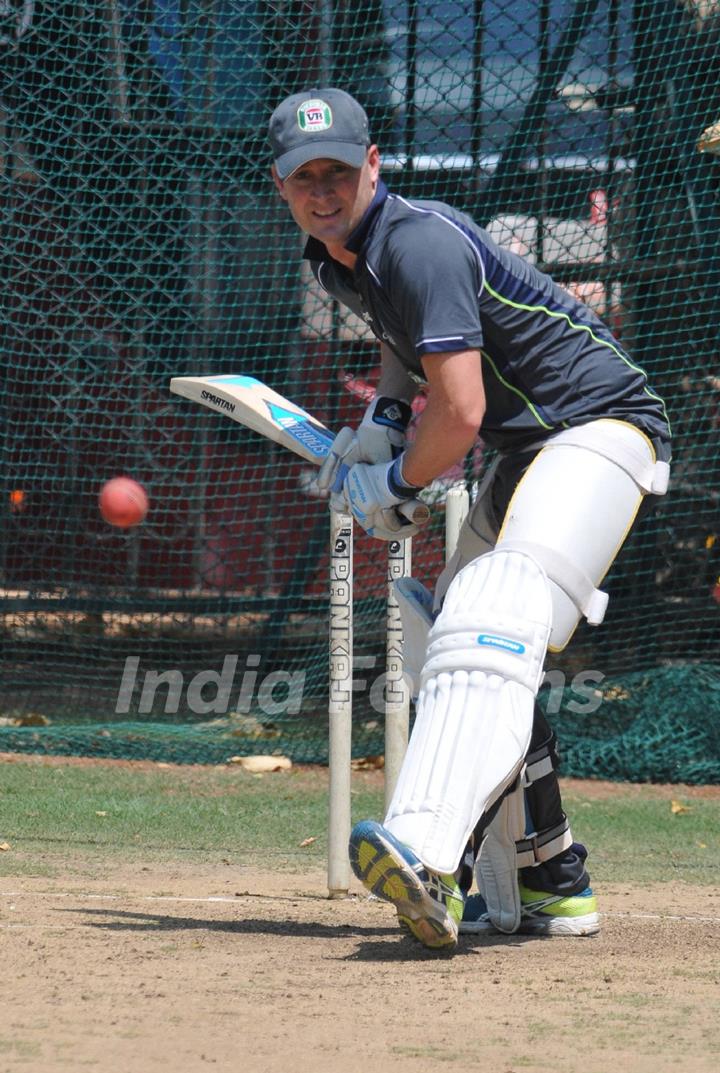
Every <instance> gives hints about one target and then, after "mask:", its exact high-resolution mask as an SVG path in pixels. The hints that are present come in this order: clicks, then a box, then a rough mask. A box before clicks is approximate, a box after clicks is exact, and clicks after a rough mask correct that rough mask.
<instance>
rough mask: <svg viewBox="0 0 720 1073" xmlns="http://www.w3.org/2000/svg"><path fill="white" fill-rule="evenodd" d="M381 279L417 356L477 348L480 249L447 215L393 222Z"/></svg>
mask: <svg viewBox="0 0 720 1073" xmlns="http://www.w3.org/2000/svg"><path fill="white" fill-rule="evenodd" d="M388 253H389V257H388V262H387V277H386V279H385V280H383V281H382V282H383V284H384V285H385V287H386V288H387V290H388V291H389V296H390V300H391V302H392V304H393V306H394V308H395V309H396V310H397V311H398V314H399V316H400V319H401V321H402V323H403V326H404V328H405V331H406V333H407V336H408V338H409V339H410V340H411V341H412V343H413V346H414V347H415V354H416V355H417V357H418V358H422V357H424V356H425V355H426V354H440V353H443V352H446V351H453V350H471V349H479V348H480V346H481V345H482V342H483V331H482V324H481V321H480V311H479V296H480V292H481V289H482V286H483V279H484V275H483V261H482V253H481V250H480V249H479V247H478V245H477V244H476V243H475V242H474V241H473V239H472V237H471V236H470V235H468V234H466V233H465V232H464V231H463V230H462V229H461V227H460V226H459V225H458V224H457V223H456V222H455V221H452V220H450V219H449V218H445V217H441V216H435V215H432V214H427V215H424V216H419V217H418V219H417V220H407V221H404V222H403V224H402V225H401V226H399V227H397V228H396V229H395V231H394V233H393V235H392V236H391V239H390V243H389V250H388Z"/></svg>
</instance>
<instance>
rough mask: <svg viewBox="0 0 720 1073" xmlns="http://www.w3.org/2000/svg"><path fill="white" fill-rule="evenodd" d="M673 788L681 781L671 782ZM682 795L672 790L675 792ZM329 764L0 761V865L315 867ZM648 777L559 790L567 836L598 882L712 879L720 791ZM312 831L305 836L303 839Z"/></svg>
mask: <svg viewBox="0 0 720 1073" xmlns="http://www.w3.org/2000/svg"><path fill="white" fill-rule="evenodd" d="M354 787H355V788H354V790H353V818H354V819H355V820H357V819H361V818H363V817H365V816H372V817H378V818H379V817H381V815H382V788H381V782H380V779H379V778H365V777H357V778H356V780H355V783H354ZM678 795H679V796H680V791H678ZM681 800H682V798H681ZM326 801H327V771H326V770H325V769H308V768H302V769H293V770H292V771H290V772H282V773H277V774H272V775H264V776H256V775H250V774H248V773H246V772H243V771H241V770H239V769H237V768H233V767H216V768H213V767H208V768H199V767H198V768H194V767H187V768H183V767H164V766H155V767H153V768H149V769H148V768H146V767H144V766H143V767H142V768H132V767H120V766H114V765H111V764H109V765H105V764H98V765H92V766H78V765H74V764H71V763H68V764H65V763H63V762H53V763H44V762H38V761H37V759H29V760H25V759H20V758H17V759H16V760H15V759H14V760H13V762H12V763H4V764H0V844H1V843H3V842H6V843H9V844H10V846H11V850H13V851H15V852H4V853H0V873H3V874H5V875H13V874H20V873H32V872H33V870H35V874H37V872H38V871H39V872H42V869H43V867H47V854H48V853H52V854H54V855H57V854H63V853H66V854H67V855H68V856H70V855H77V854H81V855H91V856H92V855H94V856H102V857H104V858H109V859H111V858H112V856H113V855H114V854H118V853H121V854H122V855H123V856H124V857H125V858H128V857H132V858H138V859H139V858H141V857H145V858H149V859H153V860H158V859H163V860H165V859H172V858H173V857H179V856H182V857H183V858H184V859H188V858H190V859H197V860H202V859H208V860H214V859H217V858H218V856H220V857H225V856H229V857H232V859H233V861H237V860H243V861H244V863H246V864H250V863H252V864H254V865H257V866H261V867H262V866H268V867H273V868H275V869H278V868H282V869H293V870H297V869H306V868H308V867H311V866H312V867H315V868H322V867H324V863H325V855H326V848H327V838H326V827H327V814H326V807H327V806H326ZM684 804H685V807H686V809H687V811H680V812H673V811H672V808H671V799H670V797H669V796H668V795H667V794H664V795H660V794H659V793H658V792H657V790H656V789H655V788H653V787H648V788H646V789H643V788H639V787H623V786H621V785H619V786H618V787H617V791H616V792H615V793H613V794H612V795H611V796H605V795H603V796H602V797H598V796H595V795H590V794H588V795H583V794H582V793H579V792H572V793H568V794H566V796H565V805H566V808H567V811H568V813H569V814H570V817H571V820H572V823H573V831H574V834H575V837H576V838H578V839H580V840H581V841H583V842H585V843H586V844H587V845H588V846H590V847H591V849H592V854H591V862H590V863H591V865H592V876H593V880H594V881H595V882H596V883H599V882H604V883H609V882H618V883H621V882H624V881H627V882H633V883H638V882H643V883H651V882H662V881H664V880H670V879H672V880H677V879H682V880H684V881H687V882H689V883H696V884H709V883H717V881H718V878H720V795H719V796H716V797H707V798H704V797H698V796H693V797H692V799H690V800H687V801H685V802H684ZM308 839H310V840H313V841H311V842H310V843H309V844H308V845H307V846H305V847H302V846H301V843H303V842H305V841H306V840H308Z"/></svg>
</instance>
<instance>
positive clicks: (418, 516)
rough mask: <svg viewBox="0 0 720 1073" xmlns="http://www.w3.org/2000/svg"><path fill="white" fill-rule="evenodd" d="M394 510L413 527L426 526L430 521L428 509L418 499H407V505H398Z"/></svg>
mask: <svg viewBox="0 0 720 1073" xmlns="http://www.w3.org/2000/svg"><path fill="white" fill-rule="evenodd" d="M395 510H396V511H397V513H398V514H399V515H400V516H401V518H405V519H407V521H408V522H411V523H412V524H413V525H427V523H428V522H429V521H430V508H429V507H428V506H427V504H426V503H421V502H420V500H419V499H408V501H407V503H400V504H399V505H398V506H397V507H396V508H395Z"/></svg>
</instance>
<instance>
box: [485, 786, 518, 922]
mask: <svg viewBox="0 0 720 1073" xmlns="http://www.w3.org/2000/svg"><path fill="white" fill-rule="evenodd" d="M524 835H525V791H524V789H523V787H522V783H521V781H518V784H517V786H516V787H515V789H514V790H511V792H510V793H509V794H507V796H506V797H504V798H503V800H502V804H501V805H500V808H499V809H498V811H497V814H496V815H495V816H494V817H493V821H492V823H491V824H490V826H489V827H488V829H487V832H486V834H485V838H484V839H483V844H482V846H481V847H480V854H479V856H478V858H477V860H476V861H475V879H476V882H477V885H478V889H479V891H480V893H481V894H482V896H483V898H484V899H485V904H486V906H487V911H488V916H489V917H490V920H491V922H492V924H493V925H494V927H496V928H497V930H498V931H504V932H506V933H507V934H508V935H512V933H513V932H516V931H517V930H518V928H519V927H520V917H521V914H522V903H521V901H520V887H519V885H518V858H517V851H516V849H515V844H516V842H518V841H519V840H520V839H521V838H523V837H524Z"/></svg>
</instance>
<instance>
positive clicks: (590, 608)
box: [498, 540, 609, 626]
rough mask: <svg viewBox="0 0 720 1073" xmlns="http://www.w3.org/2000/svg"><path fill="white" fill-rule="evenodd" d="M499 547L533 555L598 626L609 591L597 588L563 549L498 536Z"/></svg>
mask: <svg viewBox="0 0 720 1073" xmlns="http://www.w3.org/2000/svg"><path fill="white" fill-rule="evenodd" d="M498 548H502V549H503V550H506V549H507V550H509V551H521V552H524V553H525V554H526V555H530V556H532V558H533V559H535V560H536V561H537V562H538V563H539V564H540V566H542V568H543V570H544V571H545V573H546V574H547V576H548V577H549V578H550V580H551V581H554V582H555V584H556V585H557V586H558V588H560V589H562V590H563V592H564V593H566V594H567V595H568V596H569V597H570V599H571V600H572V602H573V603H574V604H575V606H576V607H577V608H578V609H579V610H580V611H581V612H582V614H583V615H584V616H585V618H586V619H587V620H588V622H589V623H590V625H591V626H599V625H600V623H601V622H602V620H603V619H604V617H605V611H606V609H607V605H608V599H609V597H608V594H607V593H606V592H603V591H602V590H601V589H596V588H595V586H594V585H593V583H592V579H591V578H590V577H589V576H588V575H587V574H586V573H585V571H584V570H582V569H581V568H580V567H579V566H578V565H577V563H573V562H571V560H570V559H568V557H567V556H566V555H563V554H562V552H559V551H555V549H554V548H548V547H547V546H546V545H545V544H536V543H535V541H533V540H501V541H500V543H499V544H498Z"/></svg>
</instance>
